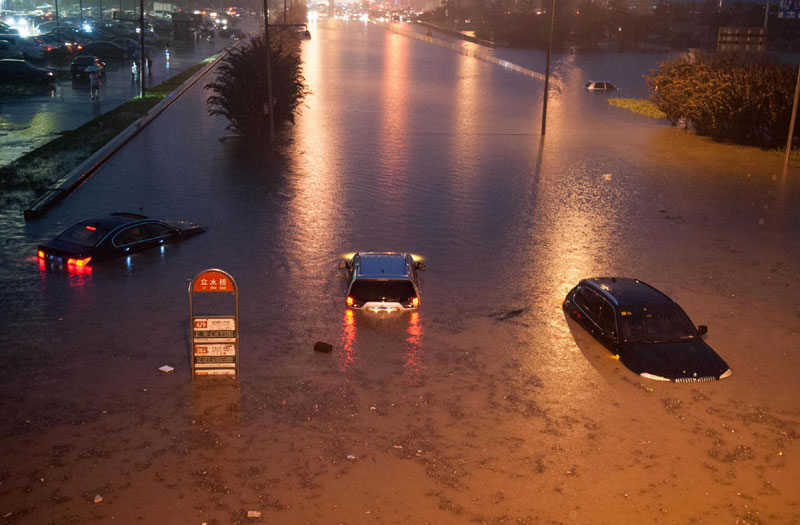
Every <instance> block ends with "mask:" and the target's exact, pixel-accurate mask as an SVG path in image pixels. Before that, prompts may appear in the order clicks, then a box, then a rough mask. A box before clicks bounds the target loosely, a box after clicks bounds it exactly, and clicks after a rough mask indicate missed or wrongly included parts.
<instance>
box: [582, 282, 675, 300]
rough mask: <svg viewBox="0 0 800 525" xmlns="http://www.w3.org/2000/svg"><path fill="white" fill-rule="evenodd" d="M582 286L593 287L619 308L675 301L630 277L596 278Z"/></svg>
mask: <svg viewBox="0 0 800 525" xmlns="http://www.w3.org/2000/svg"><path fill="white" fill-rule="evenodd" d="M581 284H589V285H592V287H593V288H594V289H596V290H597V291H598V292H599V293H600V294H602V295H604V296H605V297H607V298H608V299H610V300H611V301H612V302H614V304H616V305H618V306H635V305H644V304H647V305H657V304H672V303H674V301H673V300H672V299H670V298H669V297H668V296H667V295H665V294H664V293H663V292H660V291H659V290H657V289H655V288H653V287H652V286H650V285H649V284H647V283H645V282H643V281H640V280H639V279H631V278H628V277H594V278H591V279H584V280H582V281H581Z"/></svg>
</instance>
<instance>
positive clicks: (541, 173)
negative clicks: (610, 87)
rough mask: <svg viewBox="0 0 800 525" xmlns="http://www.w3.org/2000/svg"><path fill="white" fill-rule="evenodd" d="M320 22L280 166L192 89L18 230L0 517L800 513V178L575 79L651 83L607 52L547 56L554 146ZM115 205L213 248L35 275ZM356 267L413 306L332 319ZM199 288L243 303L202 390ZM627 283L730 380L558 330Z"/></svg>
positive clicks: (486, 102)
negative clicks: (631, 364) (169, 223)
mask: <svg viewBox="0 0 800 525" xmlns="http://www.w3.org/2000/svg"><path fill="white" fill-rule="evenodd" d="M310 31H311V33H312V38H311V39H310V40H306V41H304V42H303V44H302V56H303V62H304V76H305V78H306V81H307V83H308V86H309V87H310V89H311V93H310V94H309V96H308V98H307V99H306V101H305V103H304V106H303V108H302V113H301V114H300V115H299V116H298V119H297V122H296V124H295V125H294V126H290V127H289V129H288V131H287V133H286V135H285V136H284V137H283V139H282V143H281V144H282V145H281V155H279V156H278V157H276V158H272V159H271V160H270V161H269V162H267V161H265V160H264V158H263V157H264V153H263V152H261V151H257V150H258V149H259V148H255V147H252V146H248V145H247V144H245V143H243V142H242V141H241V140H239V139H237V138H235V137H233V136H231V134H230V132H228V131H226V129H225V124H226V123H225V121H224V120H222V119H221V118H219V117H210V116H208V115H207V111H206V109H205V105H204V101H205V98H206V97H207V96H208V93H207V92H204V91H203V90H202V88H201V87H200V86H201V85H202V83H200V84H198V86H196V87H195V88H193V89H192V90H191V91H189V92H188V93H187V94H186V95H185V96H184V97H182V98H181V99H180V101H179V102H178V103H176V104H175V105H174V106H172V107H171V108H170V109H169V110H168V111H167V112H166V113H164V114H163V115H161V116H160V117H159V118H158V119H157V120H156V121H155V122H154V123H153V124H152V125H151V126H149V127H148V128H146V129H145V130H144V131H143V132H142V133H141V134H140V135H139V136H138V137H137V138H136V139H135V140H134V141H132V142H131V143H130V144H128V145H127V146H126V147H125V148H124V149H123V150H121V151H120V152H119V153H118V154H117V155H115V157H114V158H113V159H112V160H111V161H110V162H109V163H107V164H106V165H105V166H104V167H103V168H102V169H101V170H100V171H99V172H98V173H97V174H95V175H94V176H93V177H92V178H91V180H89V181H88V182H87V183H86V184H84V185H83V186H82V187H81V188H79V189H78V191H76V192H75V193H74V194H73V195H72V196H70V197H69V198H68V199H67V200H65V201H64V202H63V203H62V204H60V205H58V206H57V207H56V208H54V209H52V210H51V211H50V212H48V214H47V215H45V217H44V218H42V219H40V220H37V221H30V222H24V221H23V220H22V218H21V217H20V216H19V215H18V210H6V211H5V212H4V213H3V215H2V219H1V220H0V231H2V239H3V241H2V242H3V245H4V249H3V250H2V251H0V263H1V264H0V283H2V292H0V293H2V295H0V302H2V306H0V323H1V325H2V330H0V399H1V400H2V404H1V405H0V443H1V444H2V450H3V454H2V457H1V458H0V523H25V524H40V523H56V524H67V523H187V524H197V525H200V524H202V523H209V524H214V523H216V524H227V523H275V524H278V523H280V524H283V523H289V524H294V523H319V524H328V523H350V524H357V523H373V522H374V523H415V524H416V523H420V524H421V523H454V524H456V523H531V524H533V523H592V524H593V523H644V522H658V523H681V524H683V523H714V524H716V523H730V524H734V523H739V524H744V523H751V524H757V523H781V524H784V523H798V522H800V485H799V484H798V479H800V460H798V456H800V441H799V438H800V436H799V435H798V432H800V388H798V386H797V375H798V371H800V353H798V351H797V350H798V347H799V346H800V299H798V297H800V289H798V284H797V283H798V278H800V265H798V263H797V261H798V260H800V237H799V236H798V234H797V232H798V230H800V211H799V210H798V202H800V184H798V177H800V170H798V169H797V168H791V169H790V170H789V171H788V173H787V174H786V175H784V174H783V173H782V157H781V156H780V155H773V154H771V153H769V152H763V151H760V150H755V149H749V148H741V147H736V146H731V145H724V144H716V143H713V142H711V141H707V140H705V139H702V138H698V137H695V136H694V135H692V134H691V133H687V132H686V131H684V130H681V129H676V128H672V127H670V126H669V125H668V124H667V123H665V122H660V121H654V120H649V119H646V118H644V117H639V116H637V115H634V114H632V113H628V112H625V111H624V110H621V109H618V108H615V107H613V106H611V105H609V104H608V103H607V102H606V95H604V94H598V93H589V92H586V91H584V90H583V89H582V86H583V83H584V82H585V81H586V80H589V79H590V78H591V79H595V80H597V79H599V80H609V81H613V82H616V83H618V84H621V85H624V84H625V82H630V84H631V85H630V87H629V88H627V89H630V90H631V92H641V91H642V90H643V88H642V85H641V84H635V83H636V82H641V79H640V73H642V72H646V71H640V72H639V74H633V73H631V72H630V71H629V70H628V69H626V68H625V67H624V66H620V65H619V64H617V65H616V66H615V68H614V69H613V71H627V72H628V73H627V74H629V76H630V80H625V81H619V80H618V79H617V78H602V77H603V73H604V72H603V71H598V70H596V69H597V68H598V65H602V64H607V63H609V62H612V61H611V59H609V58H608V57H605V58H603V59H602V60H600V59H598V60H592V58H591V57H585V56H583V57H582V56H574V55H573V56H568V57H558V58H557V60H556V62H555V68H556V71H557V72H558V74H559V78H560V79H561V80H562V81H563V82H564V85H563V88H562V89H560V90H554V91H553V93H552V96H551V99H550V102H549V106H548V113H547V118H548V127H547V133H546V135H545V137H544V138H542V137H541V135H540V129H541V121H540V112H541V109H540V108H541V96H542V84H541V82H538V81H537V80H535V79H533V78H530V77H527V76H525V75H522V74H519V73H516V72H514V71H509V70H507V69H504V68H501V67H498V66H497V65H495V64H492V63H488V62H485V61H480V60H476V59H474V58H471V57H468V56H464V55H462V54H459V53H455V52H453V51H452V50H450V49H447V48H445V47H440V46H436V45H432V44H430V43H426V42H422V41H420V40H416V39H412V38H408V37H404V36H402V35H399V34H395V33H391V32H388V31H386V30H385V29H383V28H380V27H377V26H375V25H372V24H365V23H354V22H352V21H351V22H344V21H339V20H323V21H320V22H319V23H318V24H316V25H314V26H312V27H311V28H310ZM616 59H617V60H622V61H624V60H625V57H624V56H621V55H620V56H617V57H616ZM653 60H654V61H657V57H653ZM645 62H646V60H644V58H643V57H642V56H638V55H637V56H636V57H635V58H631V64H634V63H635V64H636V68H638V69H643V68H644V66H642V64H644V63H645ZM593 68H595V69H593ZM631 68H633V66H631ZM637 79H638V80H637ZM634 84H635V85H634ZM623 96H624V95H623ZM637 96H638V95H637ZM119 210H127V211H136V212H140V213H145V214H148V215H152V216H156V217H171V218H179V219H186V220H191V221H194V222H198V223H201V224H203V225H206V226H208V228H209V231H208V232H207V233H204V234H202V235H200V236H197V237H194V238H191V239H188V240H186V241H185V242H182V243H180V244H175V245H169V246H167V247H165V249H163V250H154V251H151V252H146V253H141V254H137V255H135V256H132V257H128V258H123V259H118V260H115V261H111V262H108V263H104V264H99V265H97V266H95V267H94V268H92V269H91V270H90V271H84V272H80V273H58V272H50V271H46V270H41V269H40V268H39V265H38V264H37V261H36V259H35V257H34V253H35V249H36V245H37V244H38V243H39V242H41V241H44V240H46V239H48V238H51V237H53V236H54V235H56V234H58V233H59V232H60V231H62V230H63V229H65V228H66V227H67V226H69V225H70V224H72V223H74V222H75V221H77V220H79V219H81V218H83V217H87V216H92V215H98V214H103V213H107V212H111V211H119ZM357 250H363V251H368V250H397V251H408V252H412V253H415V254H419V255H420V256H421V257H422V258H423V260H424V261H425V263H426V266H427V271H425V272H424V273H422V293H421V306H420V308H419V310H418V311H415V312H411V313H403V314H397V315H383V316H381V315H372V314H370V313H368V312H359V311H355V312H354V311H351V310H348V309H346V307H345V301H344V293H345V290H344V286H345V282H344V275H343V274H342V273H341V272H340V271H339V270H338V269H337V263H338V262H339V261H340V260H341V257H342V254H344V253H348V252H353V251H357ZM207 268H221V269H224V270H225V271H227V272H229V273H230V274H231V275H232V276H234V277H235V278H236V281H237V283H238V286H239V290H240V293H239V311H240V324H239V329H240V330H239V333H240V346H241V348H240V368H241V373H240V379H239V382H238V385H235V384H232V383H231V382H227V381H215V380H209V379H208V378H197V379H195V380H194V381H192V379H191V374H190V365H189V335H188V334H189V308H188V293H187V287H188V284H189V281H190V280H191V279H192V278H193V277H194V276H196V275H197V274H198V273H199V272H201V271H202V270H204V269H207ZM612 275H617V276H626V277H637V278H640V279H642V280H644V281H646V282H648V283H650V284H652V285H654V286H656V287H657V288H659V289H661V290H662V291H664V292H665V293H667V294H668V295H670V296H671V297H672V298H673V299H675V300H676V301H678V302H679V303H680V304H681V305H682V306H683V307H684V309H685V310H686V311H687V313H688V314H689V316H690V317H691V318H692V321H693V322H694V323H695V324H706V325H708V326H709V333H708V335H707V336H706V341H707V342H708V343H709V344H710V345H711V346H712V347H713V348H714V349H715V350H716V351H717V353H719V354H720V356H722V358H723V359H725V360H726V362H727V363H728V364H729V365H730V366H731V368H732V370H733V375H732V376H731V377H729V378H727V379H724V380H721V381H717V382H708V383H691V384H675V383H662V382H656V381H650V380H646V379H643V378H641V377H639V376H637V375H635V374H633V373H632V372H630V371H629V370H628V369H626V368H625V367H624V365H622V364H621V363H620V362H619V361H617V360H615V359H613V358H612V355H611V354H610V353H609V352H608V351H607V350H606V349H605V348H604V347H602V346H601V345H600V344H599V343H597V342H596V341H594V340H593V339H592V338H591V337H590V336H588V334H586V333H585V332H584V331H583V330H582V329H581V328H580V327H578V326H577V325H575V324H573V323H572V322H571V321H567V319H566V318H565V316H564V314H563V312H562V309H561V304H562V301H563V299H564V297H565V295H566V294H567V292H568V291H569V290H570V288H571V287H572V286H574V285H575V284H576V283H577V282H578V281H579V280H580V279H581V278H584V277H592V276H612ZM225 299H226V298H223V297H221V298H220V301H219V303H216V302H214V303H213V304H204V305H203V308H205V309H207V311H208V312H211V311H218V312H219V313H220V315H222V314H226V313H229V312H230V311H231V309H232V308H233V304H232V298H231V297H227V299H231V300H230V301H227V302H226V301H225ZM317 341H323V342H327V343H330V344H331V345H332V346H333V351H332V352H330V353H320V352H315V351H314V344H315V343H316V342H317ZM163 365H169V366H171V367H174V371H172V372H167V373H165V372H162V371H160V370H159V367H161V366H163Z"/></svg>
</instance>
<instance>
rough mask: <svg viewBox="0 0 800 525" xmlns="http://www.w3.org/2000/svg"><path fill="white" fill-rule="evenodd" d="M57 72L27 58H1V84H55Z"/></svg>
mask: <svg viewBox="0 0 800 525" xmlns="http://www.w3.org/2000/svg"><path fill="white" fill-rule="evenodd" d="M55 81H56V76H55V73H53V72H52V71H50V70H49V69H45V68H43V67H36V66H34V65H33V64H31V63H30V62H28V61H27V60H19V59H14V58H6V59H2V60H0V84H39V85H47V84H54V83H55Z"/></svg>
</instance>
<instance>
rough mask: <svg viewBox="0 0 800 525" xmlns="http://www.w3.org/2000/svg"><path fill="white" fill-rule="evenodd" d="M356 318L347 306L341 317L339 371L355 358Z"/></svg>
mask: <svg viewBox="0 0 800 525" xmlns="http://www.w3.org/2000/svg"><path fill="white" fill-rule="evenodd" d="M355 344H356V320H355V314H354V313H353V311H352V310H350V309H349V308H348V309H347V310H345V312H344V318H343V319H342V336H341V346H342V351H341V353H340V354H339V356H338V357H339V371H340V372H344V371H345V370H347V369H348V368H350V366H351V365H352V364H353V362H354V361H355V359H356V350H355Z"/></svg>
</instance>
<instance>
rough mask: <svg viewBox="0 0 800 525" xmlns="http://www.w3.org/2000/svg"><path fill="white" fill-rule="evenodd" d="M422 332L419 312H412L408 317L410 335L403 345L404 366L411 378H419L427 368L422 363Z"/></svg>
mask: <svg viewBox="0 0 800 525" xmlns="http://www.w3.org/2000/svg"><path fill="white" fill-rule="evenodd" d="M422 334H423V330H422V323H420V316H419V312H417V311H414V312H411V315H410V316H409V318H408V337H406V342H405V344H404V345H403V350H404V351H405V363H404V365H403V367H404V368H405V371H406V374H407V375H408V376H409V377H410V378H418V377H419V376H420V375H421V374H422V371H423V370H424V369H425V366H424V365H423V364H422V357H423V350H422Z"/></svg>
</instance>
